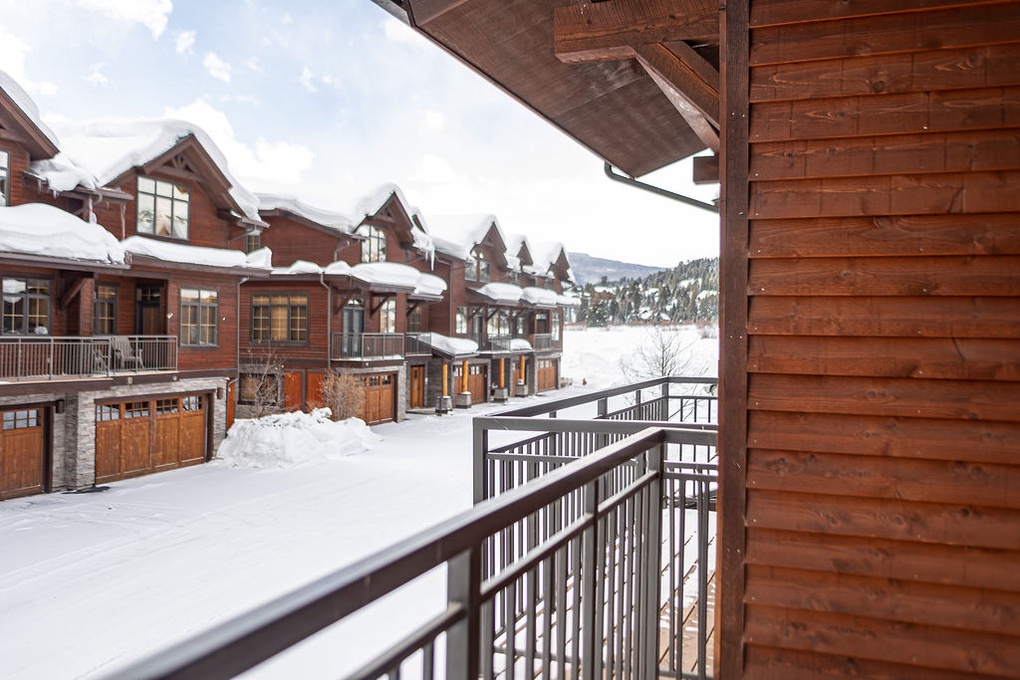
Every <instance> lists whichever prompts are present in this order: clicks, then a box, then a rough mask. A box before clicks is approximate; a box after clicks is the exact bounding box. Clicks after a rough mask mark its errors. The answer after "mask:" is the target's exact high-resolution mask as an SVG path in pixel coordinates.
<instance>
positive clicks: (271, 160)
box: [164, 99, 314, 190]
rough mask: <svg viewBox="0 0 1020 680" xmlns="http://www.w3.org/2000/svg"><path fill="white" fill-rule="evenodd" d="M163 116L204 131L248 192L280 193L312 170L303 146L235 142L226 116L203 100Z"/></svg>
mask: <svg viewBox="0 0 1020 680" xmlns="http://www.w3.org/2000/svg"><path fill="white" fill-rule="evenodd" d="M164 115H166V116H167V117H169V118H177V119H180V120H186V121H189V122H191V123H194V124H196V125H198V126H199V127H201V128H202V129H203V130H205V131H206V132H207V133H208V134H209V136H210V137H212V139H213V141H214V142H216V146H218V147H219V148H220V151H222V152H223V154H224V155H225V156H226V158H227V162H228V163H229V164H230V172H231V174H233V175H234V176H235V177H236V178H237V179H238V181H240V182H241V183H242V184H244V185H245V187H246V188H248V189H252V190H264V189H270V190H282V189H283V188H285V187H295V186H298V185H300V184H301V183H302V182H303V181H304V174H305V173H306V172H307V171H308V170H309V169H310V168H311V167H312V162H313V160H314V154H313V153H312V151H311V150H310V149H309V148H308V147H306V146H302V145H300V144H292V143H290V142H284V141H271V140H267V139H266V138H264V137H259V138H258V139H257V140H256V142H255V147H254V148H252V147H251V146H250V145H248V144H246V143H244V142H243V141H241V140H239V139H238V138H237V136H236V133H235V132H234V127H233V125H231V123H230V119H229V118H227V115H226V114H225V113H223V112H222V111H220V110H219V109H217V108H215V107H213V106H212V105H211V104H209V103H208V102H206V101H205V100H204V99H199V100H196V101H194V102H192V103H191V104H188V105H187V106H184V107H181V108H178V109H167V110H166V111H165V112H164ZM249 183H251V186H249Z"/></svg>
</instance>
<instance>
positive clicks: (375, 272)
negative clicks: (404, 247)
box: [351, 262, 422, 290]
mask: <svg viewBox="0 0 1020 680" xmlns="http://www.w3.org/2000/svg"><path fill="white" fill-rule="evenodd" d="M351 276H352V277H354V278H356V279H358V280H359V281H363V282H364V283H367V284H369V285H372V284H375V285H379V286H390V287H394V288H410V289H412V290H413V289H414V288H416V287H417V286H418V282H419V281H420V280H421V277H422V273H421V272H420V271H418V270H417V269H415V268H414V267H409V266H408V265H406V264H400V263H399V262H362V263H361V264H356V265H354V266H353V267H351Z"/></svg>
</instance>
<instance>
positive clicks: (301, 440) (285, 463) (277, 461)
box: [216, 408, 382, 468]
mask: <svg viewBox="0 0 1020 680" xmlns="http://www.w3.org/2000/svg"><path fill="white" fill-rule="evenodd" d="M329 413H330V412H329V409H327V408H318V409H315V410H314V411H312V412H311V413H302V412H300V411H296V412H293V413H281V414H277V415H271V416H265V417H263V418H257V419H254V420H238V421H236V422H235V423H234V425H233V426H232V427H231V428H230V431H229V432H227V438H226V439H224V440H223V443H222V444H220V448H219V451H217V453H216V458H217V459H218V460H222V461H223V462H224V463H225V464H227V465H230V466H231V467H247V468H270V467H276V468H284V467H291V466H294V465H301V464H302V463H308V462H312V461H318V460H327V459H331V458H337V457H340V456H350V455H352V454H355V453H361V452H362V451H367V450H368V449H371V448H372V447H374V446H375V445H376V444H377V443H378V442H380V441H382V437H380V436H379V435H377V434H375V433H373V432H372V430H370V429H369V427H368V426H367V425H366V424H365V421H363V420H360V419H358V418H348V419H347V420H342V421H340V422H333V421H332V420H330V419H329Z"/></svg>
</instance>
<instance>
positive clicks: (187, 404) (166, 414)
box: [96, 395, 208, 484]
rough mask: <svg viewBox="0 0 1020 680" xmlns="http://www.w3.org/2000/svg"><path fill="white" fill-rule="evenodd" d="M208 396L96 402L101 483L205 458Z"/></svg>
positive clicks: (97, 477)
mask: <svg viewBox="0 0 1020 680" xmlns="http://www.w3.org/2000/svg"><path fill="white" fill-rule="evenodd" d="M207 408H208V399H206V397H205V396H202V395H192V396H185V397H165V398H159V399H148V400H139V401H130V402H122V403H118V404H97V405H96V483H97V484H99V483H102V482H110V481H114V480H117V479H124V478H126V477H135V476H138V475H143V474H147V473H150V472H158V471H160V470H169V469H172V468H176V467H181V466H184V465H193V464H195V463H201V462H203V461H204V460H205V454H206V431H207V427H206V423H207Z"/></svg>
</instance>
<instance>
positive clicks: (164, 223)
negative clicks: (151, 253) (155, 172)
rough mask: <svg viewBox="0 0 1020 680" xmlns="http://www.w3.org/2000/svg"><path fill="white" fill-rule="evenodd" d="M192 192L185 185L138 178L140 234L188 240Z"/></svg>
mask: <svg viewBox="0 0 1020 680" xmlns="http://www.w3.org/2000/svg"><path fill="white" fill-rule="evenodd" d="M190 206H191V195H190V194H189V192H188V190H187V189H185V188H184V187H179V186H177V185H176V184H172V183H170V182H164V181H162V180H158V179H152V178H149V177H139V178H138V233H139V234H153V235H154V236H169V237H170V238H177V239H187V238H188V224H189V222H190V220H189V213H190Z"/></svg>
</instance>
